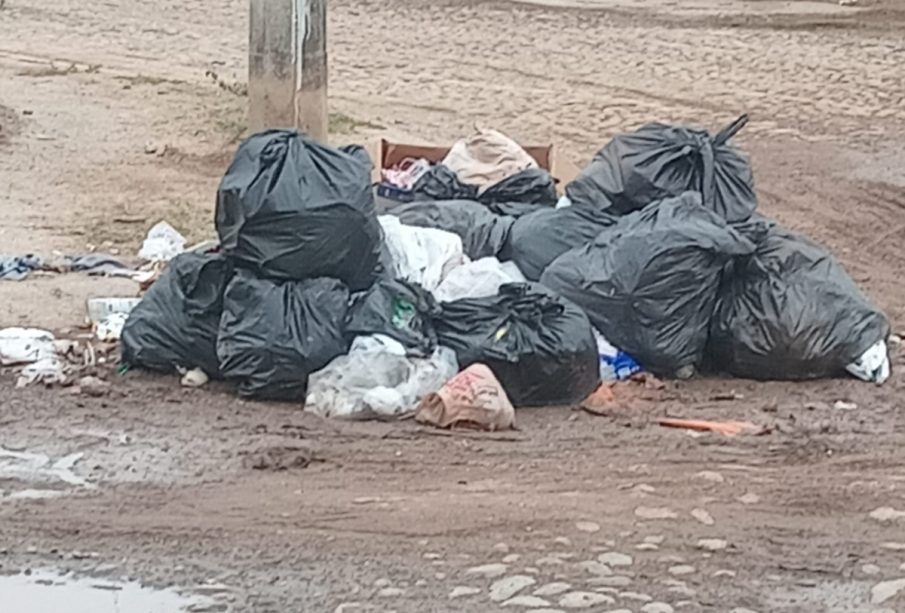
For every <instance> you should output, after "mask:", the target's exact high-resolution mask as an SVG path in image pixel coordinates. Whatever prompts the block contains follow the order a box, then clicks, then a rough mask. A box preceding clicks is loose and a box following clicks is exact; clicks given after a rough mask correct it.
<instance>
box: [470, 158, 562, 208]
mask: <svg viewBox="0 0 905 613" xmlns="http://www.w3.org/2000/svg"><path fill="white" fill-rule="evenodd" d="M478 200H479V201H480V202H483V203H484V204H486V205H487V206H488V207H489V208H490V209H491V210H493V211H494V212H497V213H499V212H501V211H500V210H498V206H499V205H500V204H506V203H510V208H511V203H515V204H519V205H522V206H524V205H529V204H534V205H539V206H549V207H553V206H556V202H557V200H559V196H558V195H557V194H556V182H555V181H554V180H553V177H552V176H551V175H550V173H549V172H547V171H546V170H544V169H543V168H529V169H527V170H523V171H521V172H519V173H517V174H514V175H512V176H511V177H508V178H506V179H503V180H502V181H500V182H498V183H494V184H493V185H491V186H489V187H488V188H487V189H486V190H484V191H483V192H482V193H481V194H480V195H479V196H478Z"/></svg>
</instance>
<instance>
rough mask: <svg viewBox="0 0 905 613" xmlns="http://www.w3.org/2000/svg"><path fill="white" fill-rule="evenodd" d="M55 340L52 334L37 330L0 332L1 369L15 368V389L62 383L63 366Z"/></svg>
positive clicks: (14, 329) (7, 329) (22, 329)
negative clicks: (31, 385) (6, 367)
mask: <svg viewBox="0 0 905 613" xmlns="http://www.w3.org/2000/svg"><path fill="white" fill-rule="evenodd" d="M54 341H55V339H54V336H53V334H51V333H50V332H48V331H46V330H40V329H38V328H4V329H2V330H0V366H14V367H16V369H17V370H18V372H19V376H18V378H17V379H16V387H25V386H26V385H30V384H32V383H45V384H51V383H62V382H63V381H65V379H66V377H65V364H64V363H63V361H62V360H61V359H60V357H59V355H58V353H57V348H56V345H55V342H54Z"/></svg>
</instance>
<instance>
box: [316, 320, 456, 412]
mask: <svg viewBox="0 0 905 613" xmlns="http://www.w3.org/2000/svg"><path fill="white" fill-rule="evenodd" d="M456 372H458V364H457V363H456V358H455V354H454V353H453V352H452V351H451V350H449V349H447V348H445V347H437V348H436V349H435V350H434V353H433V354H432V355H431V356H430V357H429V358H417V357H408V356H407V355H406V350H405V347H403V346H402V345H401V344H400V343H399V342H398V341H395V340H393V339H391V338H388V337H385V336H379V335H377V336H360V337H357V338H356V339H355V340H354V341H353V342H352V347H351V349H350V350H349V352H348V353H347V354H346V355H341V356H339V357H337V358H336V359H335V360H333V361H332V362H330V363H329V364H328V365H327V366H326V367H324V368H323V369H322V370H319V371H317V372H315V373H313V374H312V375H311V376H310V378H309V381H308V395H307V398H306V400H305V410H306V411H310V412H312V413H317V414H319V415H323V416H324V417H346V418H358V419H367V418H380V417H384V418H385V417H395V416H399V415H403V414H405V413H408V412H410V411H412V410H414V409H415V407H416V405H417V403H418V402H419V401H420V400H421V399H422V398H424V397H425V396H427V395H429V394H431V393H433V392H436V391H437V390H439V389H440V388H441V386H443V384H444V383H446V382H447V381H448V380H449V379H450V378H452V377H453V376H455V374H456ZM422 417H423V416H422Z"/></svg>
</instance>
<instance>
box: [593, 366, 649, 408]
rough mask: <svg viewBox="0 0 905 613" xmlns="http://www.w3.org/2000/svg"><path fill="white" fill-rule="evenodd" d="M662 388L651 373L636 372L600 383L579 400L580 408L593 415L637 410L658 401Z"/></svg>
mask: <svg viewBox="0 0 905 613" xmlns="http://www.w3.org/2000/svg"><path fill="white" fill-rule="evenodd" d="M662 389H663V384H662V382H660V380H659V379H657V378H656V377H654V376H653V375H650V374H648V373H636V374H633V375H631V377H630V378H629V379H628V380H627V381H609V382H604V383H601V384H600V386H599V387H598V388H597V389H596V390H595V391H594V393H593V394H591V395H590V396H588V397H587V398H585V399H584V400H583V401H582V402H581V408H582V409H583V410H585V411H587V412H588V413H592V414H594V415H611V414H613V413H617V412H620V411H639V410H643V409H647V408H650V407H651V406H653V404H654V403H656V402H657V401H659V400H660V397H661V394H660V391H661V390H662Z"/></svg>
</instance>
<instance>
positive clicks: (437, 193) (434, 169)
mask: <svg viewBox="0 0 905 613" xmlns="http://www.w3.org/2000/svg"><path fill="white" fill-rule="evenodd" d="M412 194H413V195H414V198H415V200H474V199H475V198H477V196H478V187H477V186H476V185H467V184H465V183H462V181H460V180H459V176H458V175H457V174H456V173H454V172H453V171H452V170H451V169H450V168H449V166H446V165H444V164H435V165H434V166H431V167H430V169H429V170H427V171H426V172H425V173H424V174H422V175H421V176H420V177H418V180H417V181H415V185H414V186H413V187H412Z"/></svg>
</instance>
